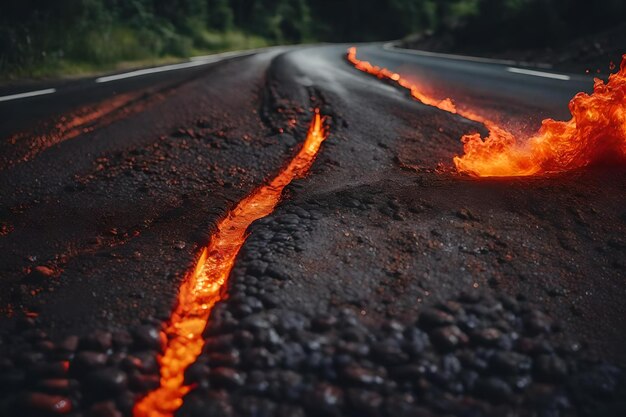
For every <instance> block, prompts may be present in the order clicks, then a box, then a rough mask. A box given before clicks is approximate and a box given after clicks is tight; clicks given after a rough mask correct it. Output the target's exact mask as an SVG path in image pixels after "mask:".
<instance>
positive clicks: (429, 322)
mask: <svg viewBox="0 0 626 417" xmlns="http://www.w3.org/2000/svg"><path fill="white" fill-rule="evenodd" d="M450 324H454V316H452V315H450V314H448V313H446V312H445V311H442V310H439V309H434V308H427V309H425V310H424V311H422V313H421V314H420V316H419V319H418V325H419V326H420V327H422V328H424V329H432V328H435V327H441V326H447V325H450Z"/></svg>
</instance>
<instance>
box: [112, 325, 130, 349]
mask: <svg viewBox="0 0 626 417" xmlns="http://www.w3.org/2000/svg"><path fill="white" fill-rule="evenodd" d="M132 344H133V336H132V335H131V334H130V333H129V332H127V331H126V330H120V331H117V332H115V333H113V346H115V348H117V349H126V348H128V347H129V346H131V345H132Z"/></svg>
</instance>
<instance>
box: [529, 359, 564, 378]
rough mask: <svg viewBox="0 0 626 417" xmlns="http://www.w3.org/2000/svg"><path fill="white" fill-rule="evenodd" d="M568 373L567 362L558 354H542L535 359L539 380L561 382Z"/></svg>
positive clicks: (535, 370)
mask: <svg viewBox="0 0 626 417" xmlns="http://www.w3.org/2000/svg"><path fill="white" fill-rule="evenodd" d="M567 374H568V370H567V364H566V363H565V361H564V360H563V359H561V358H559V357H558V356H556V355H541V356H539V357H538V358H537V359H535V366H534V375H535V378H537V379H538V380H539V381H544V382H560V381H563V380H564V379H565V378H566V377H567Z"/></svg>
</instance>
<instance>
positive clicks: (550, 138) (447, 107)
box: [348, 48, 626, 177]
mask: <svg viewBox="0 0 626 417" xmlns="http://www.w3.org/2000/svg"><path fill="white" fill-rule="evenodd" d="M348 61H350V62H351V63H352V64H353V65H354V66H355V67H356V68H357V69H359V70H361V71H364V72H366V73H368V74H372V75H374V76H376V77H378V78H380V79H386V80H390V81H392V82H395V83H397V84H398V85H399V86H401V87H403V88H405V89H407V90H409V91H410V93H411V95H412V96H413V98H415V99H416V100H419V101H421V102H422V103H424V104H427V105H430V106H434V107H437V108H439V109H441V110H444V111H447V112H449V113H454V114H459V115H460V116H463V117H465V118H467V119H469V120H473V121H475V122H479V123H482V124H484V125H485V127H487V129H488V130H489V136H488V137H487V138H485V139H483V138H481V136H480V134H478V133H476V134H472V135H465V136H464V137H463V138H462V139H461V140H462V142H463V144H464V152H465V154H464V155H463V156H456V157H454V164H455V165H456V168H457V170H458V171H459V172H463V173H467V174H469V175H472V176H475V177H493V176H501V177H503V176H525V175H534V174H540V173H547V172H562V171H567V170H571V169H576V168H581V167H584V166H587V165H590V164H592V163H595V162H599V161H604V160H607V159H609V158H611V159H613V160H618V161H625V160H626V55H625V56H624V59H623V61H622V65H621V69H620V71H619V72H618V73H616V74H612V75H611V76H610V77H609V81H608V82H607V83H606V84H605V83H603V82H602V81H601V80H598V79H596V80H595V85H594V92H593V94H591V95H588V94H585V93H578V94H577V95H576V96H575V97H574V98H573V99H572V101H571V102H570V106H569V107H570V111H571V113H572V118H571V120H569V121H567V122H558V121H555V120H552V119H547V120H544V121H543V122H542V126H541V129H540V130H539V132H538V133H536V134H535V135H533V136H531V137H530V138H528V139H527V140H525V141H518V139H517V138H516V137H515V136H514V135H513V134H512V133H511V132H509V131H507V130H506V129H505V128H503V127H501V126H499V125H498V124H497V123H495V122H493V121H491V120H489V119H487V118H485V117H483V116H481V115H479V114H477V113H475V112H473V111H471V110H466V109H459V108H457V107H456V106H455V104H454V103H453V102H452V100H450V99H444V100H439V99H436V98H433V97H430V96H428V95H426V94H424V93H423V92H422V91H420V89H419V88H418V87H417V86H415V85H413V84H411V83H410V82H409V81H407V80H405V79H403V78H402V77H401V76H400V75H399V74H397V73H394V72H392V71H389V70H387V69H385V68H381V67H377V66H374V65H372V64H370V63H369V62H366V61H361V60H359V59H358V58H357V57H356V48H350V49H349V50H348Z"/></svg>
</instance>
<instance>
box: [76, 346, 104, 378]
mask: <svg viewBox="0 0 626 417" xmlns="http://www.w3.org/2000/svg"><path fill="white" fill-rule="evenodd" d="M107 359H108V357H107V355H106V353H102V352H92V351H86V350H85V351H82V352H78V353H77V354H76V357H75V358H74V360H73V361H72V362H71V364H70V372H71V373H73V374H77V375H80V374H84V373H86V372H88V371H90V370H93V369H95V368H99V367H102V366H104V365H105V364H106V363H107Z"/></svg>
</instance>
